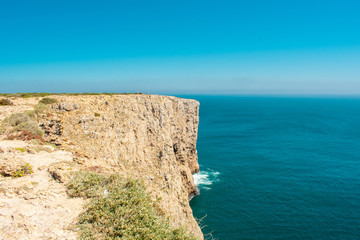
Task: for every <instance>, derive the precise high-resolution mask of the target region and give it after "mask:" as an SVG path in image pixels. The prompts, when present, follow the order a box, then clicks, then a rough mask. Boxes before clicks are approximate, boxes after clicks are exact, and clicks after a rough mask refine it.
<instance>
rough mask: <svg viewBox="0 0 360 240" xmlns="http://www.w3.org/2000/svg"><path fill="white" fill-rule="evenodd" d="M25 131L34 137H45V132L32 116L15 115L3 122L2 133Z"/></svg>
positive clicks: (0, 131)
mask: <svg viewBox="0 0 360 240" xmlns="http://www.w3.org/2000/svg"><path fill="white" fill-rule="evenodd" d="M23 131H25V132H26V133H30V134H33V135H43V131H42V130H41V129H40V127H39V126H38V124H37V122H36V120H35V118H34V117H33V116H32V115H31V114H28V113H15V114H12V115H10V116H9V117H7V118H5V119H4V120H3V121H2V124H1V130H0V133H8V134H11V133H15V132H23Z"/></svg>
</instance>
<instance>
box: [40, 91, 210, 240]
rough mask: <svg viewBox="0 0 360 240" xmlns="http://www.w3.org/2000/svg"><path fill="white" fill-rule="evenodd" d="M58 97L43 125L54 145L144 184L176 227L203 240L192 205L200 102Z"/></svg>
mask: <svg viewBox="0 0 360 240" xmlns="http://www.w3.org/2000/svg"><path fill="white" fill-rule="evenodd" d="M54 98H56V99H57V100H58V102H59V103H58V104H53V105H52V110H51V114H47V116H44V118H43V120H42V123H41V126H43V128H44V129H46V130H47V131H46V133H47V134H48V135H47V136H46V138H47V139H48V140H51V141H52V142H54V143H56V144H58V145H61V146H62V147H63V148H64V149H66V150H71V151H72V152H73V153H74V155H75V156H78V158H79V162H81V163H83V164H84V165H87V166H100V167H104V168H110V169H111V170H112V171H116V172H118V173H120V174H123V175H126V176H133V177H135V178H141V179H143V180H144V183H145V185H146V186H147V191H148V192H149V193H150V195H151V196H152V198H153V199H154V200H156V199H157V200H158V201H159V205H160V208H161V209H162V211H163V212H164V213H165V214H166V215H167V216H170V221H171V223H172V224H173V225H174V226H184V227H186V228H187V229H189V231H191V232H193V233H194V234H195V235H196V236H198V237H199V238H200V239H202V238H203V235H202V233H201V230H200V228H199V226H198V225H197V223H196V221H195V219H194V218H193V215H192V210H191V208H190V206H189V202H188V200H189V198H190V197H192V196H193V195H196V194H197V193H198V192H197V189H196V186H195V184H194V181H193V177H192V174H194V173H196V172H198V171H199V165H198V161H197V151H196V140H197V131H198V124H199V102H197V101H195V100H188V99H180V98H175V97H167V96H156V95H117V96H105V95H104V96H103V95H101V96H54ZM74 106H76V107H74ZM54 126H56V128H54ZM58 129H61V131H58Z"/></svg>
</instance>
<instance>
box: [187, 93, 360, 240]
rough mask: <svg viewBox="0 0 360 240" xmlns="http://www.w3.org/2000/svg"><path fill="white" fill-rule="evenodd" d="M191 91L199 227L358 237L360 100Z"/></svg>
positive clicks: (217, 233)
mask: <svg viewBox="0 0 360 240" xmlns="http://www.w3.org/2000/svg"><path fill="white" fill-rule="evenodd" d="M187 97H189V96H187ZM191 98H195V99H197V100H199V101H200V103H201V106H200V126H199V136H198V145H197V148H198V154H199V163H200V166H201V171H200V173H199V174H197V175H196V176H195V178H196V181H197V184H198V188H199V189H200V195H199V196H197V197H195V198H194V199H193V200H192V201H191V206H192V209H193V211H194V215H195V217H197V218H202V217H204V216H206V217H205V218H204V219H203V225H206V227H205V228H203V232H204V233H211V232H212V235H213V237H215V238H217V239H219V240H225V239H232V240H233V239H317V240H318V239H326V240H329V239H360V99H356V98H352V99H351V98H343V99H342V98H333V99H332V98H284V97H278V98H277V97H224V96H195V97H194V96H192V97H191Z"/></svg>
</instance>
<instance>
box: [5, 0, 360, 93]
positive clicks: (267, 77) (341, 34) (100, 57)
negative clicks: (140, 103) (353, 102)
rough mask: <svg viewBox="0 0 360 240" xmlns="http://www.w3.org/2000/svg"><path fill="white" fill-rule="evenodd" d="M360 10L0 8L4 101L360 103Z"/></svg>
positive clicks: (260, 3) (49, 4)
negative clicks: (218, 98) (117, 96)
mask: <svg viewBox="0 0 360 240" xmlns="http://www.w3.org/2000/svg"><path fill="white" fill-rule="evenodd" d="M359 13H360V1H358V0H357V1H355V0H354V1H348V0H342V1H331V0H327V1H323V0H321V1H320V0H312V1H308V0H302V1H296V0H294V1H289V0H286V1H285V0H282V1H277V0H272V1H269V0H248V1H241V0H237V1H228V0H222V1H212V0H206V1H203V0H192V1H188V0H182V1H169V0H166V1H165V0H164V1H157V0H153V1H144V0H131V1H130V0H129V1H127V0H117V1H115V0H114V1H110V0H102V1H91V0H86V1H83V0H77V1H74V0H72V1H68V0H62V1H58V0H53V1H48V0H46V1H45V0H44V1H37V0H32V1H28V0H27V1H18V0H11V1H1V2H0V92H2V93H7V92H138V91H140V92H143V93H148V92H149V93H156V94H275V95H276V94H290V95H291V94H310V95H311V94H330V95H333V94H336V95H360V14H359Z"/></svg>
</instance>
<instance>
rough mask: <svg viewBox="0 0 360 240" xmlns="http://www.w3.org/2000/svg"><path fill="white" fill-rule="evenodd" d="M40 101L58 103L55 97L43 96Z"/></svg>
mask: <svg viewBox="0 0 360 240" xmlns="http://www.w3.org/2000/svg"><path fill="white" fill-rule="evenodd" d="M39 103H42V104H45V105H47V104H53V103H57V100H56V99H55V98H47V97H46V98H43V99H41V100H40V101H39Z"/></svg>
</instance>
